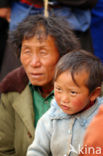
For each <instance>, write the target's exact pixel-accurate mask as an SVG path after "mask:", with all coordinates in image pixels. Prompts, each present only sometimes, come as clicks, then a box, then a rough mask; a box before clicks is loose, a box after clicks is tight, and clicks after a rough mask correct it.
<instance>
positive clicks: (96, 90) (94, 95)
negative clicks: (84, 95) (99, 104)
mask: <svg viewBox="0 0 103 156" xmlns="http://www.w3.org/2000/svg"><path fill="white" fill-rule="evenodd" d="M100 93H101V87H97V88H96V89H95V90H94V91H93V92H92V93H91V95H90V101H91V102H93V101H95V100H96V98H97V97H98V96H100Z"/></svg>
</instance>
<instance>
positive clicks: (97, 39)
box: [90, 0, 103, 62]
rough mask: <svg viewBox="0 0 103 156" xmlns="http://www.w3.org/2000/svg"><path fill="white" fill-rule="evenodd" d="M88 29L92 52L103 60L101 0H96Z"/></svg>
mask: <svg viewBox="0 0 103 156" xmlns="http://www.w3.org/2000/svg"><path fill="white" fill-rule="evenodd" d="M90 29H91V36H92V40H93V47H94V54H95V55H96V56H97V57H99V58H100V59H101V61H102V62H103V0H98V3H97V4H96V7H95V8H93V10H92V19H91V27H90Z"/></svg>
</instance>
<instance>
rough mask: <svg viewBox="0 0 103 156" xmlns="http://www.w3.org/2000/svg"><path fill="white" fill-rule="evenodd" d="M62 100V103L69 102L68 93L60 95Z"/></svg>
mask: <svg viewBox="0 0 103 156" xmlns="http://www.w3.org/2000/svg"><path fill="white" fill-rule="evenodd" d="M62 102H63V103H68V102H69V96H68V95H63V96H62Z"/></svg>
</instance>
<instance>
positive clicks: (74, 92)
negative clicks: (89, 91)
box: [70, 91, 78, 95]
mask: <svg viewBox="0 0 103 156" xmlns="http://www.w3.org/2000/svg"><path fill="white" fill-rule="evenodd" d="M70 93H71V94H72V95H77V94H78V93H77V92H76V91H70Z"/></svg>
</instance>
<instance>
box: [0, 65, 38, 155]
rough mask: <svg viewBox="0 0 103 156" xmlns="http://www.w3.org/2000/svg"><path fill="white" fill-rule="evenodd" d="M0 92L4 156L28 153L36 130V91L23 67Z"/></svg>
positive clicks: (0, 135) (0, 148) (0, 138)
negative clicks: (32, 87)
mask: <svg viewBox="0 0 103 156" xmlns="http://www.w3.org/2000/svg"><path fill="white" fill-rule="evenodd" d="M0 94H1V98H0V156H25V155H26V151H27V148H28V146H29V145H30V144H31V142H32V141H33V139H34V132H35V130H34V110H33V99H32V93H31V91H30V88H29V85H28V78H27V76H26V73H25V71H24V68H23V67H22V66H21V67H19V68H17V69H15V70H13V71H12V72H10V73H9V74H8V75H7V76H6V77H5V78H4V79H3V80H2V81H1V83H0Z"/></svg>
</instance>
